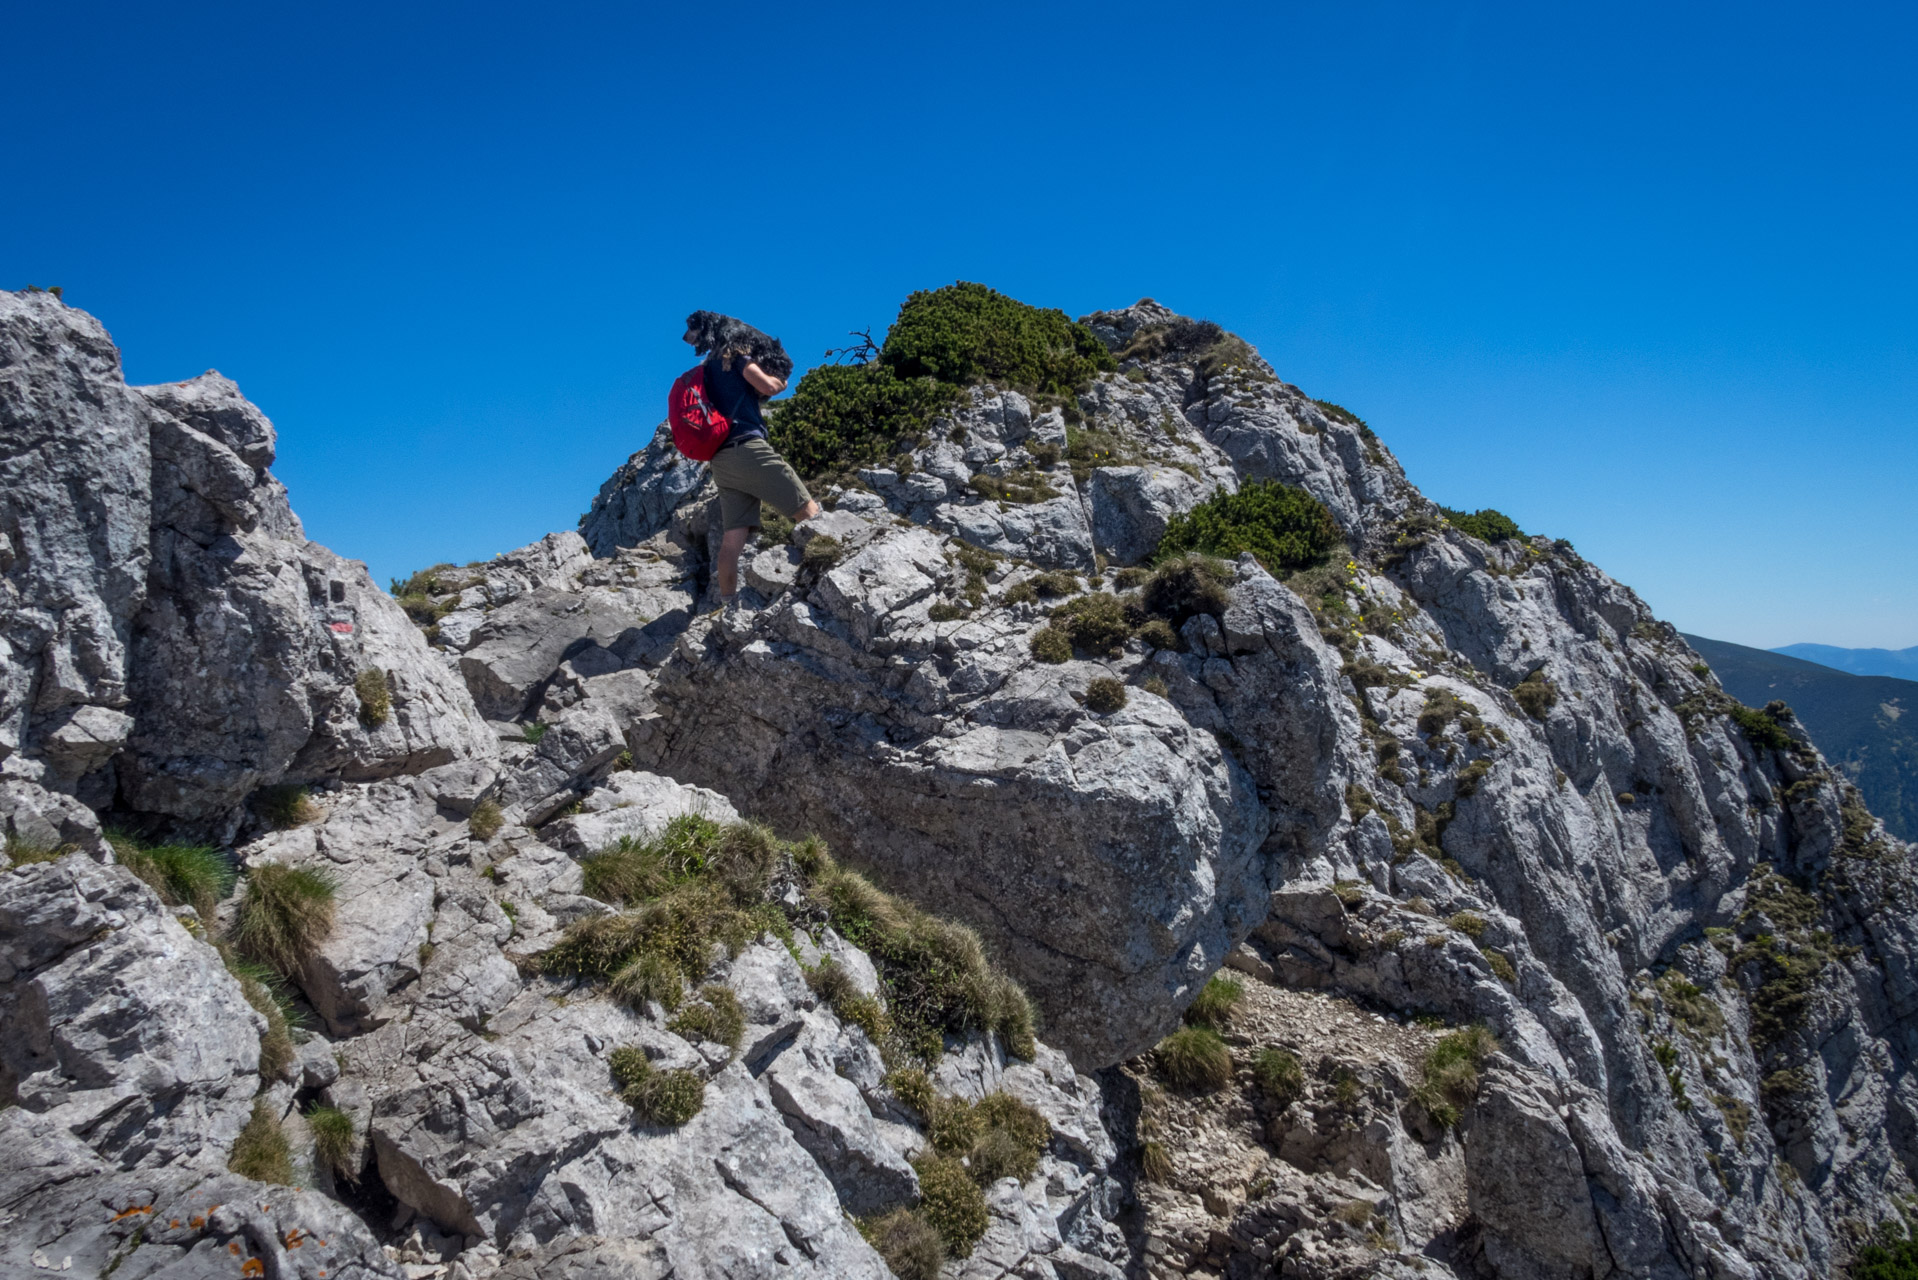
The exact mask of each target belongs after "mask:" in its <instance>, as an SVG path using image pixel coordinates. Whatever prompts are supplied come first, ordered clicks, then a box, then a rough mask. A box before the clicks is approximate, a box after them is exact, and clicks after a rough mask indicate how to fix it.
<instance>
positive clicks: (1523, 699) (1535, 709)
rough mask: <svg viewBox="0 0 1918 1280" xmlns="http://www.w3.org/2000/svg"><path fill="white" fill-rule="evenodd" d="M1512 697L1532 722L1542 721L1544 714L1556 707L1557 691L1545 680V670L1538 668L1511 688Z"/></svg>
mask: <svg viewBox="0 0 1918 1280" xmlns="http://www.w3.org/2000/svg"><path fill="white" fill-rule="evenodd" d="M1512 697H1514V698H1515V699H1517V700H1518V705H1519V708H1520V709H1521V710H1523V711H1524V712H1525V714H1526V715H1528V716H1530V717H1532V719H1534V720H1543V719H1544V718H1545V713H1546V712H1548V711H1550V710H1551V709H1552V708H1553V707H1555V706H1557V705H1558V690H1557V689H1556V688H1555V687H1554V686H1553V684H1552V682H1551V681H1550V680H1547V679H1546V678H1545V668H1543V667H1540V668H1539V669H1538V670H1536V671H1534V672H1532V674H1530V675H1528V676H1526V677H1525V678H1524V679H1523V680H1521V681H1519V682H1518V683H1517V684H1516V685H1514V686H1512Z"/></svg>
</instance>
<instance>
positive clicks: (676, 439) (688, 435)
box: [666, 363, 733, 462]
mask: <svg viewBox="0 0 1918 1280" xmlns="http://www.w3.org/2000/svg"><path fill="white" fill-rule="evenodd" d="M666 420H667V421H668V422H670V423H672V424H673V447H674V448H676V449H678V450H679V451H680V452H681V453H683V454H685V455H686V456H687V457H689V458H691V459H692V460H693V461H694V462H711V461H712V460H713V455H714V454H716V453H718V452H719V446H720V445H722V444H725V443H726V436H727V435H728V434H729V433H730V432H731V431H732V429H733V424H732V423H730V422H728V421H727V420H726V415H725V414H723V413H721V412H720V411H719V410H717V409H715V408H714V407H713V402H712V401H711V400H709V399H707V398H706V366H705V365H704V364H703V363H702V364H696V365H694V366H693V367H692V368H690V369H688V370H686V372H684V373H682V374H680V375H679V377H678V378H677V379H676V380H675V381H674V382H673V389H672V392H671V393H670V394H669V395H668V396H667V399H666Z"/></svg>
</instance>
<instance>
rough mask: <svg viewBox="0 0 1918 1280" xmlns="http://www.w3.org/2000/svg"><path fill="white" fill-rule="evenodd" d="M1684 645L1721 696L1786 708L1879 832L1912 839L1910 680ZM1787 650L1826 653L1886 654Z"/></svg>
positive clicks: (1914, 730) (1916, 716)
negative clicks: (1840, 773) (1858, 796)
mask: <svg viewBox="0 0 1918 1280" xmlns="http://www.w3.org/2000/svg"><path fill="white" fill-rule="evenodd" d="M1685 640H1686V642H1687V643H1689V644H1690V645H1691V646H1692V648H1694V649H1696V650H1697V651H1698V652H1699V654H1700V655H1701V656H1702V657H1703V658H1704V659H1705V661H1707V662H1709V663H1710V664H1711V667H1712V670H1713V671H1714V672H1715V673H1716V674H1717V676H1718V679H1719V682H1720V683H1721V684H1723V685H1724V686H1725V690H1726V692H1728V693H1730V694H1731V695H1732V696H1733V697H1734V698H1737V699H1738V700H1739V701H1740V702H1743V703H1745V704H1747V705H1748V706H1754V707H1762V706H1764V705H1765V704H1766V703H1767V702H1770V701H1771V700H1773V699H1774V698H1778V699H1782V700H1783V701H1784V702H1785V703H1787V704H1788V705H1789V706H1790V707H1791V709H1792V712H1793V713H1794V714H1795V715H1797V717H1798V718H1799V720H1800V721H1802V722H1803V723H1804V726H1805V728H1806V730H1807V731H1809V732H1810V734H1811V737H1812V741H1813V742H1816V743H1817V744H1818V749H1819V750H1820V751H1823V752H1824V753H1825V757H1826V758H1827V759H1828V760H1830V761H1831V762H1832V763H1833V764H1835V765H1837V766H1838V767H1839V768H1840V769H1842V770H1844V772H1845V775H1846V776H1847V777H1849V778H1850V779H1851V780H1852V782H1853V783H1854V784H1855V785H1856V786H1857V788H1858V790H1859V791H1861V792H1863V793H1864V797H1865V803H1866V804H1867V805H1868V806H1870V808H1871V811H1872V812H1873V813H1875V814H1877V815H1878V816H1879V817H1881V818H1883V819H1884V820H1885V826H1886V827H1887V828H1888V829H1890V830H1891V831H1892V832H1893V833H1894V834H1895V835H1897V836H1899V837H1900V838H1901V839H1906V840H1909V839H1911V838H1912V837H1913V835H1915V834H1918V680H1902V679H1899V678H1897V677H1895V676H1882V675H1852V674H1848V673H1846V672H1844V671H1840V670H1836V669H1834V668H1832V667H1830V666H1825V665H1821V664H1819V663H1815V662H1808V661H1805V660H1803V659H1800V658H1795V657H1788V656H1786V655H1785V654H1784V653H1782V652H1779V651H1778V650H1766V649H1751V648H1747V647H1746V646H1744V645H1742V644H1731V643H1730V642H1728V641H1724V640H1707V639H1706V638H1705V637H1703V636H1690V635H1688V636H1686V637H1685ZM1792 647H1793V648H1796V649H1823V650H1826V651H1828V652H1832V653H1853V654H1859V653H1865V654H1869V653H1891V652H1892V651H1890V650H1885V649H1875V650H1874V649H1831V648H1830V647H1829V646H1825V645H1794V646H1792ZM1905 652H1907V653H1909V652H1911V651H1910V650H1906V651H1905ZM1892 656H1894V657H1895V656H1897V655H1896V654H1895V653H1893V655H1892Z"/></svg>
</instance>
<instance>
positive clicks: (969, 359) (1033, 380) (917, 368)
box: [880, 281, 1118, 394]
mask: <svg viewBox="0 0 1918 1280" xmlns="http://www.w3.org/2000/svg"><path fill="white" fill-rule="evenodd" d="M880 360H881V362H882V363H884V364H885V365H886V366H887V367H888V368H890V369H892V370H893V371H894V372H895V373H896V374H898V375H899V376H901V377H906V378H911V377H921V376H923V377H930V378H936V379H938V380H939V381H941V382H946V383H952V384H954V385H958V386H964V385H967V384H969V383H974V382H987V381H989V382H996V383H998V384H1000V385H1002V386H1011V387H1022V388H1026V389H1028V390H1033V391H1047V392H1053V393H1058V394H1063V393H1067V392H1071V391H1075V390H1077V389H1078V388H1080V387H1081V386H1084V385H1085V384H1086V383H1087V382H1089V381H1091V379H1092V377H1093V375H1094V374H1097V373H1099V372H1100V371H1102V370H1108V369H1116V368H1118V362H1117V361H1115V360H1114V359H1113V358H1112V354H1111V352H1109V351H1107V350H1106V348H1105V344H1104V343H1102V342H1100V341H1099V339H1098V338H1097V337H1095V336H1094V335H1093V333H1092V331H1091V330H1090V329H1088V328H1086V327H1085V326H1084V325H1081V324H1075V323H1074V322H1073V321H1072V319H1071V318H1070V317H1068V316H1067V315H1066V313H1065V312H1063V311H1059V310H1057V309H1054V308H1050V307H1044V308H1042V307H1033V306H1028V305H1026V304H1025V303H1023V302H1020V301H1018V300H1017V299H1014V298H1009V297H1007V296H1006V295H1005V294H1003V293H1000V292H998V291H997V290H995V289H989V288H987V287H986V286H985V285H982V284H972V283H969V282H966V281H960V282H959V283H957V284H951V285H947V286H946V287H945V288H943V289H930V290H921V291H920V292H917V293H914V294H911V295H910V296H908V297H907V299H906V301H905V304H904V305H903V306H901V307H900V308H899V317H898V319H896V320H894V321H893V325H892V329H891V330H890V331H889V332H888V333H887V335H886V345H885V347H884V348H883V350H882V351H881V354H880Z"/></svg>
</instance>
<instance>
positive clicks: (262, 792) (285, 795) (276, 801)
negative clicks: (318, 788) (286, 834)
mask: <svg viewBox="0 0 1918 1280" xmlns="http://www.w3.org/2000/svg"><path fill="white" fill-rule="evenodd" d="M253 812H255V813H257V814H259V815H260V821H262V822H264V823H266V824H267V825H268V826H270V827H272V828H273V829H274V830H275V831H284V830H286V829H287V828H288V827H299V826H304V825H306V824H307V823H309V822H311V821H313V820H314V819H315V818H317V817H319V816H320V807H319V806H318V805H316V804H314V803H313V798H312V796H310V795H308V794H307V790H306V788H305V787H302V786H300V785H299V784H297V783H285V784H283V785H280V786H275V787H261V788H260V789H259V790H258V791H255V792H254V793H253Z"/></svg>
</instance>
